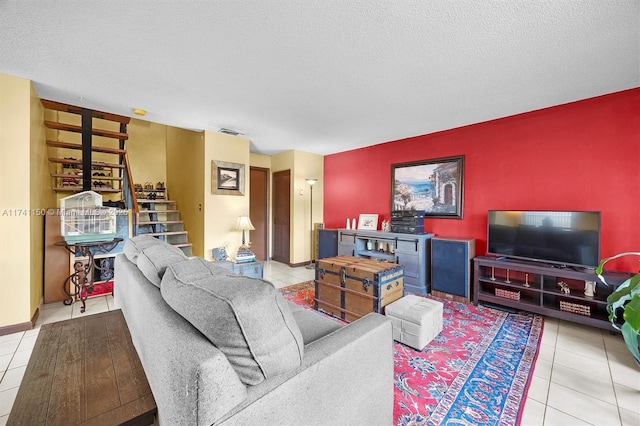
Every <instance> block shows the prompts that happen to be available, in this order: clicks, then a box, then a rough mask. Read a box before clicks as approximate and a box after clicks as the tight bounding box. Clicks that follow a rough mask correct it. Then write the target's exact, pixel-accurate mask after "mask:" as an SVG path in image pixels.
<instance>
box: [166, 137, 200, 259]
mask: <svg viewBox="0 0 640 426" xmlns="http://www.w3.org/2000/svg"><path fill="white" fill-rule="evenodd" d="M166 147H167V153H166V164H167V191H168V193H169V194H171V199H172V200H174V201H176V202H177V205H178V208H179V209H180V219H181V220H182V221H184V229H185V230H187V231H189V242H190V243H191V244H193V246H192V248H191V249H192V254H193V255H194V256H200V257H204V247H205V246H204V244H205V243H204V232H205V231H204V198H205V189H204V188H205V181H204V180H203V179H202V176H204V175H205V170H206V169H205V164H204V162H203V161H202V159H203V158H204V133H202V132H193V131H189V130H184V129H178V128H175V127H168V128H167V144H166Z"/></svg>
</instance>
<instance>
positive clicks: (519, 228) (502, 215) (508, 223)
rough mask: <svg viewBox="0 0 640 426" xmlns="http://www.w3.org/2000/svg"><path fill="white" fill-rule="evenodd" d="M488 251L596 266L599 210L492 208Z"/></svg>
mask: <svg viewBox="0 0 640 426" xmlns="http://www.w3.org/2000/svg"><path fill="white" fill-rule="evenodd" d="M487 219H488V220H487V221H488V226H487V253H489V254H495V255H498V256H506V257H507V258H512V259H522V260H533V261H539V262H546V263H550V264H555V265H560V266H578V267H595V266H597V265H598V263H599V260H600V212H597V211H538V210H489V212H488V215H487Z"/></svg>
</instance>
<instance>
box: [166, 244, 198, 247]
mask: <svg viewBox="0 0 640 426" xmlns="http://www.w3.org/2000/svg"><path fill="white" fill-rule="evenodd" d="M169 244H171V243H169ZM171 245H172V246H174V247H191V246H193V244H191V243H174V244H171Z"/></svg>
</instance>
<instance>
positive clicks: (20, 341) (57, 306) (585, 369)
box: [0, 261, 640, 426]
mask: <svg viewBox="0 0 640 426" xmlns="http://www.w3.org/2000/svg"><path fill="white" fill-rule="evenodd" d="M313 276H314V271H313V270H312V269H306V268H304V267H299V268H290V267H289V266H287V265H284V264H282V263H278V262H273V261H268V262H265V265H264V277H265V279H268V280H270V281H271V282H273V284H274V285H275V286H276V287H278V288H279V287H285V286H288V285H291V284H297V283H299V282H302V281H308V280H311V279H313ZM110 309H113V298H112V297H111V296H99V297H95V298H92V299H89V300H88V301H87V311H86V312H85V313H84V314H81V313H80V304H79V303H74V304H73V305H72V306H65V305H63V304H62V303H54V304H47V305H44V306H43V307H42V311H41V313H40V316H39V318H38V321H37V323H36V327H35V328H34V329H33V330H30V331H26V332H20V333H14V334H9V335H5V336H0V379H1V380H0V426H4V425H6V423H7V419H8V417H9V412H10V411H11V406H12V405H13V401H14V400H15V397H16V394H17V392H18V387H19V386H20V381H21V380H22V376H23V375H24V371H25V369H26V366H27V363H28V361H29V357H30V356H31V351H32V349H33V345H34V344H35V340H36V338H37V335H38V331H39V330H40V326H41V325H42V324H46V323H50V322H54V321H62V320H65V319H70V318H76V317H78V316H81V315H92V314H97V313H100V312H104V311H108V310H110ZM522 425H526V426H529V425H531V426H534V425H549V426H555V425H558V426H567V425H606V426H611V425H623V426H640V368H638V367H637V366H636V365H635V364H634V362H633V360H632V357H631V355H630V354H629V353H628V352H627V349H626V347H625V346H624V343H623V341H622V337H621V336H619V335H611V334H609V332H607V331H603V330H600V329H596V328H592V327H585V326H581V325H579V324H575V323H571V322H566V321H560V320H556V319H553V318H546V319H545V326H544V332H543V336H542V343H541V346H540V354H539V355H538V359H537V361H536V365H535V370H534V375H533V379H532V382H531V386H530V388H529V393H528V396H527V400H526V403H525V407H524V414H523V417H522Z"/></svg>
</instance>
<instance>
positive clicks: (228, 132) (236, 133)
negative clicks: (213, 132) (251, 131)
mask: <svg viewBox="0 0 640 426" xmlns="http://www.w3.org/2000/svg"><path fill="white" fill-rule="evenodd" d="M219 132H220V133H226V134H227V135H233V136H239V135H244V133H240V132H236V131H235V130H231V129H227V128H226V127H221V128H220V130H219Z"/></svg>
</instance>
